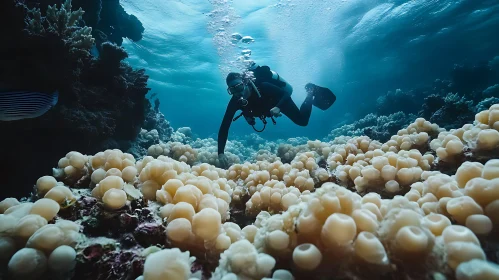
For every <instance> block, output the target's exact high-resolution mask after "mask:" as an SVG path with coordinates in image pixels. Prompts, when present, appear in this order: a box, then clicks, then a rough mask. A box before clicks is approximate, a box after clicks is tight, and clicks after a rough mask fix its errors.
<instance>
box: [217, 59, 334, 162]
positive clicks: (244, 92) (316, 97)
mask: <svg viewBox="0 0 499 280" xmlns="http://www.w3.org/2000/svg"><path fill="white" fill-rule="evenodd" d="M226 83H227V92H228V93H229V95H232V98H231V99H230V101H229V104H228V105H227V109H226V111H225V115H224V117H223V121H222V124H221V125H220V129H219V132H218V160H219V162H220V165H221V167H222V168H224V169H226V168H228V166H229V163H228V158H227V156H226V155H225V154H224V150H225V144H226V142H227V137H228V134H229V128H230V125H231V123H232V122H233V121H236V120H237V119H239V118H240V117H241V116H243V117H244V118H245V119H246V122H248V124H249V125H251V126H252V127H253V129H254V130H255V131H256V132H262V131H263V130H264V129H265V127H266V125H267V120H266V118H270V119H271V120H272V122H273V124H274V125H275V124H276V121H275V119H274V118H276V117H280V116H282V114H284V115H286V116H287V117H288V118H289V119H290V120H291V121H293V122H294V123H295V124H297V125H299V126H307V125H308V121H309V119H310V114H311V113H312V105H314V106H316V107H318V108H320V109H322V110H326V109H328V108H329V107H330V106H331V105H332V104H333V103H334V102H335V101H336V96H335V95H334V94H333V92H331V91H330V90H329V89H327V88H324V87H319V86H317V85H314V84H312V83H308V84H307V85H306V86H305V89H306V91H307V97H306V98H305V100H304V101H303V103H302V104H301V106H300V108H298V107H297V106H296V104H295V103H294V101H293V100H292V99H291V94H292V92H293V88H292V86H291V85H290V84H289V83H287V82H286V81H285V80H284V79H283V78H282V77H280V76H279V74H278V73H276V72H275V71H273V70H270V68H269V67H268V66H258V65H256V64H255V63H252V64H251V65H250V67H249V69H248V71H245V72H244V73H243V74H240V73H235V72H231V73H229V74H228V75H227V78H226ZM238 110H241V111H242V112H241V114H240V115H239V116H237V117H235V118H234V114H235V113H236V111H238ZM255 118H259V119H260V120H261V121H262V123H263V128H262V129H261V130H258V129H256V128H255V124H256V121H255Z"/></svg>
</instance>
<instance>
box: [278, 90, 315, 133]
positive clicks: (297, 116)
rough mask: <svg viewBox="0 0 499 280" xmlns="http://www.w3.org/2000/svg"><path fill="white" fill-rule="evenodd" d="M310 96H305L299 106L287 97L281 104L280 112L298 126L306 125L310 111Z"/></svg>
mask: <svg viewBox="0 0 499 280" xmlns="http://www.w3.org/2000/svg"><path fill="white" fill-rule="evenodd" d="M312 98H313V97H312V96H311V95H310V96H307V98H305V100H304V101H303V103H302V104H301V106H300V109H298V107H297V106H296V104H295V102H294V101H293V100H292V99H291V98H289V99H288V100H287V101H286V102H284V103H283V104H282V106H281V108H280V109H281V112H282V113H283V114H284V115H286V116H287V117H288V118H289V119H290V120H291V121H292V122H294V123H295V124H297V125H299V126H307V125H308V120H309V119H310V114H311V113H312Z"/></svg>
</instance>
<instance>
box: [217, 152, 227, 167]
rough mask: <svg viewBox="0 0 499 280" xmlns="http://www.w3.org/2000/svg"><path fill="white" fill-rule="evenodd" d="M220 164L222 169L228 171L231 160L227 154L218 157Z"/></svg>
mask: <svg viewBox="0 0 499 280" xmlns="http://www.w3.org/2000/svg"><path fill="white" fill-rule="evenodd" d="M218 162H219V163H220V168H222V169H227V168H229V159H228V158H227V156H226V155H225V154H219V155H218Z"/></svg>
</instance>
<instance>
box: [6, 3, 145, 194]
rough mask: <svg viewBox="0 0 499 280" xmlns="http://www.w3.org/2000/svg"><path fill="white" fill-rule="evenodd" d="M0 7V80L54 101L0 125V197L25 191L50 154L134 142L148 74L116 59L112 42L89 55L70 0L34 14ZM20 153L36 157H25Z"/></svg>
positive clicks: (118, 52) (120, 53)
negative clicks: (37, 113)
mask: <svg viewBox="0 0 499 280" xmlns="http://www.w3.org/2000/svg"><path fill="white" fill-rule="evenodd" d="M26 4H30V3H26ZM1 5H2V7H1V14H2V16H1V17H0V18H8V19H9V20H10V21H11V22H9V23H8V24H2V25H1V26H0V31H1V32H3V34H4V35H5V36H8V37H9V40H6V41H5V42H4V43H2V45H1V46H0V61H1V64H2V67H1V68H0V74H1V81H0V83H2V84H6V85H8V86H9V87H12V88H21V89H31V90H40V91H47V92H53V91H55V90H58V91H59V102H58V104H57V105H56V106H55V107H54V108H53V109H52V110H50V111H49V112H47V114H45V115H43V116H41V117H39V118H36V119H24V120H19V121H16V122H2V123H0V129H1V130H2V132H3V133H5V135H11V137H6V138H5V139H4V141H3V145H5V146H6V147H9V149H7V150H6V151H5V152H4V153H3V156H4V157H5V158H6V159H8V161H9V162H10V164H9V165H8V166H7V167H6V168H4V170H3V171H4V172H6V173H7V174H10V176H6V181H4V184H5V185H6V186H9V187H8V188H5V191H3V192H2V193H1V196H2V197H4V196H17V197H19V196H20V195H21V193H22V192H21V191H19V190H18V189H16V188H19V186H23V187H22V188H24V191H29V189H30V186H31V185H32V182H33V180H36V178H37V177H40V176H41V175H42V174H46V173H47V172H49V171H50V169H51V168H52V166H51V164H48V162H50V161H54V160H56V158H57V156H55V154H65V153H67V151H68V150H72V149H77V150H79V151H81V152H83V153H95V152H97V151H99V150H101V149H105V148H117V147H121V142H123V141H125V142H126V141H132V140H134V139H135V138H136V136H137V135H138V134H139V132H140V129H141V127H142V126H143V123H144V120H145V110H146V104H147V103H148V100H147V99H146V98H145V95H146V94H147V92H148V90H149V89H148V88H147V87H146V85H147V80H148V76H147V75H145V73H144V70H143V69H138V70H136V69H132V68H131V67H130V66H129V65H128V64H126V63H124V62H123V61H121V60H122V59H124V58H125V57H126V52H125V51H124V50H123V49H121V48H119V47H117V46H115V45H112V44H104V45H105V47H104V48H105V52H104V53H103V55H102V56H100V57H99V58H94V57H93V56H92V55H91V54H90V52H89V51H88V49H87V47H88V45H86V44H87V43H88V42H89V40H90V38H91V37H90V35H86V34H87V33H86V32H88V30H89V28H86V27H85V26H83V25H81V21H79V20H78V19H79V18H80V16H81V15H82V13H83V11H81V10H79V9H78V10H76V11H70V8H71V2H70V1H67V2H65V4H64V5H62V6H57V7H54V6H52V7H51V8H48V9H47V7H46V6H43V5H40V7H44V10H40V12H38V11H39V10H37V9H36V10H33V9H31V10H30V9H29V8H28V7H27V6H26V5H25V4H22V3H20V2H17V1H2V4H1ZM74 8H75V7H74V6H73V10H74ZM30 11H31V12H30ZM41 15H47V16H46V17H41ZM56 18H57V21H55V19H56ZM25 20H26V23H25ZM43 30H44V31H43ZM13 56H15V57H16V59H15V60H12V59H11V58H12V57H13ZM48 147H50V148H48ZM71 147H72V148H71ZM27 155H30V157H31V158H37V159H38V160H26V157H27ZM19 166H23V168H19ZM23 169H25V170H27V169H29V170H33V172H30V173H28V174H26V172H25V171H23Z"/></svg>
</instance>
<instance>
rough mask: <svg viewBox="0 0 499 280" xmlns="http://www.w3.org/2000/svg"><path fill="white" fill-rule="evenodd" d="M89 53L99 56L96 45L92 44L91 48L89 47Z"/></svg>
mask: <svg viewBox="0 0 499 280" xmlns="http://www.w3.org/2000/svg"><path fill="white" fill-rule="evenodd" d="M90 54H91V55H92V56H94V57H96V58H98V57H99V56H100V52H99V49H97V46H96V45H95V44H94V45H92V48H91V49H90Z"/></svg>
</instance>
